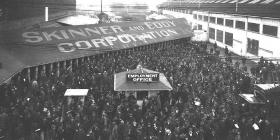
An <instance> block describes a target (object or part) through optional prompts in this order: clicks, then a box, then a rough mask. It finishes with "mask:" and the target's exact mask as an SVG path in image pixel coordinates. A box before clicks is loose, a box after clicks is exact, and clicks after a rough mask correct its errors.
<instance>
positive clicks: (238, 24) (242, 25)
mask: <svg viewBox="0 0 280 140" xmlns="http://www.w3.org/2000/svg"><path fill="white" fill-rule="evenodd" d="M235 28H237V29H242V30H245V22H243V21H238V20H237V21H236V22H235Z"/></svg>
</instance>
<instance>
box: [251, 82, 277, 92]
mask: <svg viewBox="0 0 280 140" xmlns="http://www.w3.org/2000/svg"><path fill="white" fill-rule="evenodd" d="M255 88H256V89H257V90H260V91H262V92H266V93H274V92H280V84H255Z"/></svg>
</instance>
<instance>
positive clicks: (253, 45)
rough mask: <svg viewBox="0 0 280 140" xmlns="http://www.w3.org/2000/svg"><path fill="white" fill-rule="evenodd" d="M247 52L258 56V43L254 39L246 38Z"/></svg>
mask: <svg viewBox="0 0 280 140" xmlns="http://www.w3.org/2000/svg"><path fill="white" fill-rule="evenodd" d="M247 40H248V44H247V52H248V53H251V54H254V55H256V56H258V54H259V41H258V40H255V39H250V38H247Z"/></svg>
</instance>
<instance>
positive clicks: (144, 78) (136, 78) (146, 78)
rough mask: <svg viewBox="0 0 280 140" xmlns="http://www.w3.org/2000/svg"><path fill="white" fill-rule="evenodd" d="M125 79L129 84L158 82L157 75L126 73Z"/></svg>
mask: <svg viewBox="0 0 280 140" xmlns="http://www.w3.org/2000/svg"><path fill="white" fill-rule="evenodd" d="M126 79H127V81H129V82H158V81H159V73H128V74H127V77H126Z"/></svg>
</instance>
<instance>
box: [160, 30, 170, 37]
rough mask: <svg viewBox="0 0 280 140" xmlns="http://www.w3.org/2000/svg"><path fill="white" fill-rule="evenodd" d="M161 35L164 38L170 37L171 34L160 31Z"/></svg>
mask: <svg viewBox="0 0 280 140" xmlns="http://www.w3.org/2000/svg"><path fill="white" fill-rule="evenodd" d="M160 33H161V34H162V35H163V36H170V34H169V33H168V32H167V31H165V30H162V31H160Z"/></svg>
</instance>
